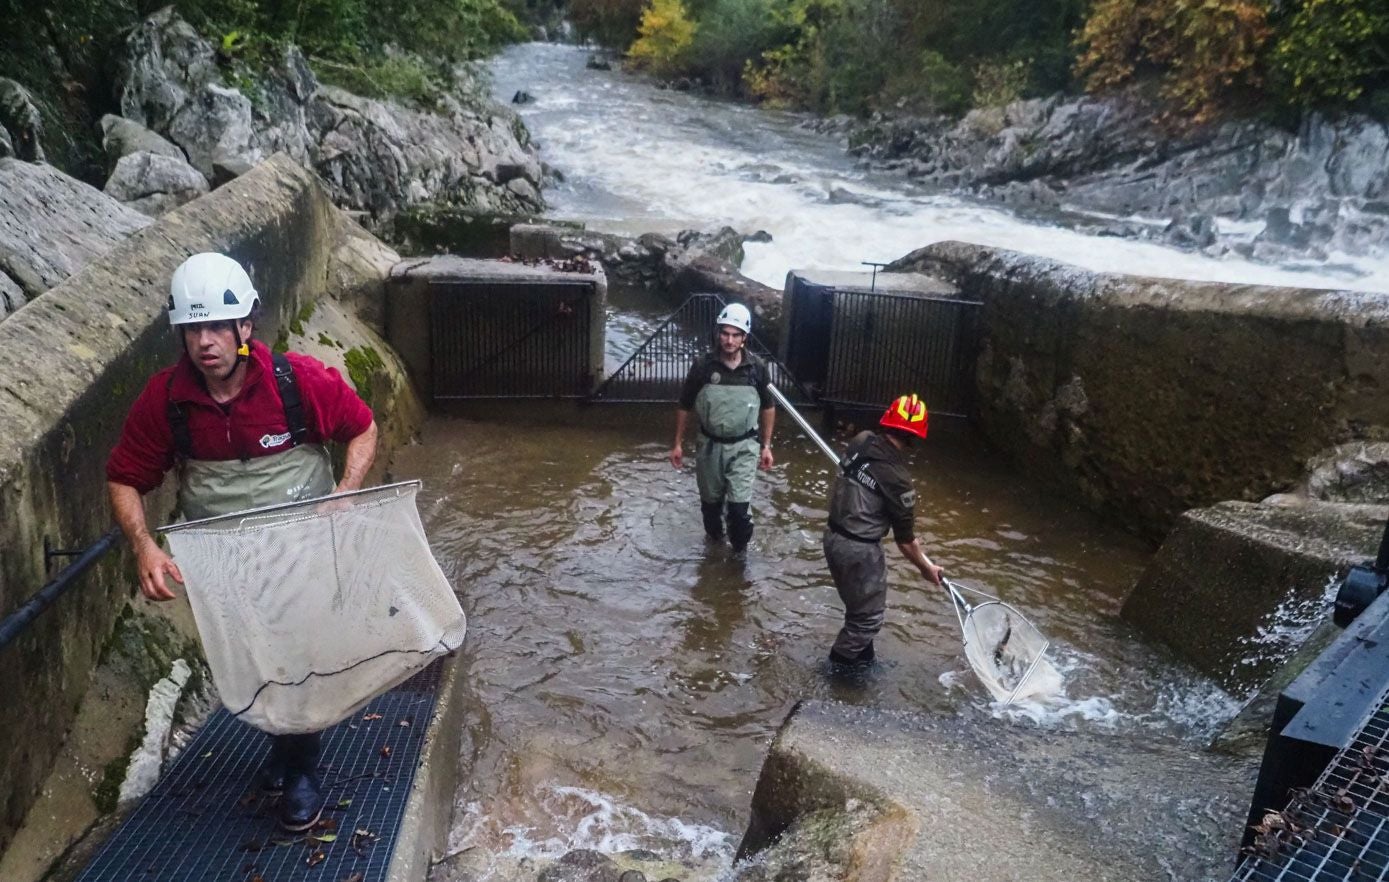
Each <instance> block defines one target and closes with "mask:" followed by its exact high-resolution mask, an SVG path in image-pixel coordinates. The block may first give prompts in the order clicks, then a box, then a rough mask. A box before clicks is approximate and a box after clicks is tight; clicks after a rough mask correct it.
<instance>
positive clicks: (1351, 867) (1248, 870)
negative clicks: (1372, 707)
mask: <svg viewBox="0 0 1389 882" xmlns="http://www.w3.org/2000/svg"><path fill="white" fill-rule="evenodd" d="M1386 700H1389V693H1386V695H1383V696H1381V697H1380V700H1379V702H1377V704H1376V707H1377V708H1378V709H1377V710H1376V711H1375V712H1374V713H1373V714H1371V716H1370V718H1369V720H1367V721H1366V722H1365V724H1364V726H1363V727H1362V728H1361V729H1360V731H1359V732H1358V733H1357V734H1356V736H1355V739H1354V740H1353V741H1352V742H1351V744H1350V746H1349V747H1347V748H1345V749H1344V750H1342V751H1340V752H1339V753H1337V754H1336V756H1335V758H1334V759H1333V760H1332V761H1331V763H1330V764H1329V765H1327V767H1326V770H1325V771H1323V772H1322V774H1321V777H1319V778H1318V779H1317V781H1316V783H1315V784H1314V785H1312V787H1310V788H1309V789H1307V790H1306V791H1303V792H1297V793H1295V795H1294V797H1293V799H1292V800H1291V801H1290V802H1289V804H1288V807H1287V808H1286V809H1284V810H1283V811H1282V812H1281V813H1279V812H1270V813H1268V814H1266V815H1265V816H1264V819H1263V821H1262V822H1261V823H1260V824H1259V825H1258V826H1257V827H1255V828H1254V829H1255V832H1256V836H1255V839H1254V844H1253V845H1252V846H1251V847H1250V848H1249V850H1248V852H1249V854H1250V855H1251V857H1250V858H1249V859H1247V860H1245V862H1244V863H1243V864H1242V865H1241V866H1240V868H1239V869H1238V870H1237V871H1236V872H1235V875H1234V876H1233V877H1232V882H1311V880H1317V882H1330V880H1333V879H1335V880H1354V882H1359V880H1364V882H1371V880H1384V879H1389V704H1386V703H1385V702H1386Z"/></svg>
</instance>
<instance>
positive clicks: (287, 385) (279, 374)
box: [270, 352, 309, 447]
mask: <svg viewBox="0 0 1389 882" xmlns="http://www.w3.org/2000/svg"><path fill="white" fill-rule="evenodd" d="M270 360H271V361H272V362H273V363H274V365H275V386H276V387H277V388H278V389H279V390H280V403H281V404H282V405H284V408H285V424H286V425H288V426H289V443H290V445H291V446H293V447H298V446H299V445H300V444H302V443H303V441H304V436H305V435H307V434H308V432H309V425H308V423H307V422H305V420H304V400H303V399H302V398H301V397H300V396H299V381H298V380H297V379H295V376H294V366H293V365H291V364H290V363H289V359H288V358H286V357H285V354H284V353H283V352H275V353H272V354H271V356H270Z"/></svg>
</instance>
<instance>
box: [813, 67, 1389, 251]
mask: <svg viewBox="0 0 1389 882" xmlns="http://www.w3.org/2000/svg"><path fill="white" fill-rule="evenodd" d="M1157 117H1158V114H1157V112H1156V109H1155V108H1154V106H1152V105H1151V104H1150V103H1149V102H1148V101H1146V100H1145V99H1144V98H1143V97H1141V96H1140V95H1138V94H1136V93H1129V94H1123V95H1114V96H1105V97H1091V96H1082V97H1072V96H1062V95H1055V96H1052V97H1050V98H1044V99H1032V100H1027V101H1018V102H1015V103H1013V104H1009V105H1007V106H1006V107H995V108H987V109H982V110H975V111H973V112H971V113H969V114H968V115H967V116H965V117H964V118H963V119H961V120H959V121H952V120H949V119H946V118H944V117H937V118H920V117H899V118H892V117H887V116H882V115H879V116H876V117H874V118H872V119H870V120H868V121H866V122H864V121H859V120H853V119H850V118H847V117H833V118H829V119H824V120H816V121H814V122H811V123H808V124H807V125H808V126H809V127H811V128H814V129H816V130H819V131H822V132H828V133H834V134H838V135H841V136H843V137H844V138H845V139H846V145H847V147H848V149H849V150H850V151H851V152H852V153H854V154H855V155H857V156H859V157H860V158H861V159H862V161H863V162H864V163H865V164H867V165H869V166H872V167H875V168H880V169H887V170H893V171H897V172H900V173H902V174H905V175H907V176H909V177H911V178H913V179H915V180H919V181H921V182H923V183H926V184H930V185H934V186H938V187H941V188H944V189H948V190H952V191H957V192H961V193H967V194H970V195H973V196H977V197H979V198H983V199H988V200H992V201H998V202H1002V203H1005V204H1007V205H1010V206H1012V207H1014V208H1015V209H1017V210H1019V211H1020V212H1022V213H1038V214H1041V215H1044V216H1045V217H1047V218H1049V219H1055V218H1056V217H1057V216H1058V215H1060V216H1062V217H1064V219H1065V220H1066V221H1067V222H1068V223H1069V224H1071V225H1073V226H1075V227H1077V228H1079V229H1081V230H1083V231H1086V232H1091V233H1096V234H1099V235H1112V236H1123V237H1137V238H1148V239H1154V240H1158V241H1162V242H1166V243H1170V244H1174V245H1177V246H1180V247H1183V248H1188V249H1194V250H1200V251H1203V252H1205V253H1207V254H1210V255H1212V256H1216V257H1219V256H1224V255H1226V254H1230V253H1233V254H1237V255H1240V256H1243V257H1249V258H1253V259H1255V260H1260V261H1270V262H1281V261H1289V260H1309V259H1310V260H1318V261H1323V260H1328V259H1334V257H1335V255H1336V254H1337V253H1345V254H1355V255H1366V254H1368V255H1378V254H1383V253H1385V251H1386V250H1389V128H1386V126H1385V125H1384V124H1383V123H1381V122H1377V121H1375V120H1372V119H1369V118H1367V117H1363V116H1351V115H1347V116H1344V117H1340V118H1334V119H1333V118H1329V117H1325V116H1321V115H1318V114H1310V115H1308V116H1307V117H1306V118H1305V119H1304V120H1303V121H1302V124H1301V125H1300V126H1299V127H1298V128H1297V129H1296V130H1288V129H1283V128H1279V127H1277V126H1274V125H1272V124H1270V123H1267V122H1262V121H1258V120H1227V121H1224V122H1220V123H1216V124H1212V125H1209V126H1206V127H1203V128H1198V129H1195V130H1191V131H1186V132H1173V131H1170V130H1164V129H1162V128H1160V127H1159V126H1158V125H1157V124H1155V123H1154V120H1155V119H1157Z"/></svg>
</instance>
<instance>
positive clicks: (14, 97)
mask: <svg viewBox="0 0 1389 882" xmlns="http://www.w3.org/2000/svg"><path fill="white" fill-rule="evenodd" d="M0 130H2V131H4V132H5V133H6V137H5V140H4V143H3V144H0V156H15V157H18V158H19V159H24V160H28V161H30V162H41V161H42V160H43V158H44V154H43V116H42V115H41V114H40V113H39V109H38V107H37V106H35V104H34V96H33V95H31V94H29V90H28V89H26V88H24V87H23V86H21V85H20V84H19V83H17V82H15V81H14V80H11V79H6V78H4V77H0Z"/></svg>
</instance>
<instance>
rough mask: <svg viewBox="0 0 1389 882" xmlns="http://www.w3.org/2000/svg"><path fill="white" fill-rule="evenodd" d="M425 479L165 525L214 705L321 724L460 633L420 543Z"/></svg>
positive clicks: (279, 728)
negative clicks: (419, 496) (419, 494)
mask: <svg viewBox="0 0 1389 882" xmlns="http://www.w3.org/2000/svg"><path fill="white" fill-rule="evenodd" d="M419 486H420V485H419V482H410V483H406V484H396V485H390V486H387V487H380V488H376V489H374V490H368V491H362V492H358V493H351V494H344V495H340V496H331V497H325V498H324V499H320V500H314V501H310V502H303V503H294V504H291V505H283V506H273V507H270V508H265V509H256V510H253V511H248V512H238V513H236V514H231V515H225V516H221V517H218V518H211V519H208V520H205V521H197V522H191V523H189V524H187V525H177V526H175V527H173V528H170V529H169V531H168V537H169V544H170V545H171V546H172V549H173V554H174V559H175V561H176V562H177V563H178V566H179V568H180V569H181V570H182V572H183V577H184V580H185V585H186V586H187V589H188V598H189V601H190V602H191V603H192V606H193V615H194V617H195V618H196V619H197V622H198V631H199V633H200V634H201V636H202V642H203V649H204V651H205V652H206V653H207V660H208V664H209V665H210V667H211V668H212V678H213V681H214V682H215V683H216V685H217V691H218V692H219V693H220V694H221V697H222V703H223V704H225V705H226V706H227V708H228V710H230V711H231V712H232V713H234V714H236V715H237V716H239V717H240V718H241V719H243V720H245V721H246V722H248V723H250V724H251V725H253V726H255V727H256V728H258V729H262V730H264V731H266V732H271V733H274V734H291V733H302V732H316V731H319V730H320V729H325V728H327V727H328V726H331V725H332V724H334V723H336V722H338V721H339V720H342V719H345V718H346V717H348V716H350V715H351V714H352V713H353V712H355V711H356V710H358V709H359V708H360V707H361V706H362V705H364V704H366V703H367V702H368V701H370V700H371V699H373V698H375V697H376V696H377V695H380V694H381V693H383V692H385V691H386V690H388V689H390V688H391V687H393V686H395V685H396V684H398V683H400V682H402V681H404V680H405V679H407V678H409V677H410V676H411V675H412V674H414V673H416V672H417V671H420V670H422V669H423V668H424V667H425V666H426V665H428V664H429V663H430V662H431V661H433V660H434V659H435V658H437V657H438V656H440V655H442V654H444V653H447V652H451V651H452V650H454V649H457V648H458V647H459V646H461V645H462V643H463V635H464V633H465V631H466V630H467V623H466V620H465V619H464V616H463V610H462V608H461V607H459V605H458V599H457V598H456V597H455V596H454V593H453V588H452V586H451V585H450V584H449V582H448V579H447V578H446V577H445V576H444V573H443V571H442V570H440V569H439V565H438V564H437V563H436V562H435V560H434V557H433V555H432V554H430V551H429V545H428V542H427V541H426V539H425V535H424V527H423V525H422V524H421V523H420V517H419V512H418V511H417V510H416V509H415V493H416V491H417V490H418V489H419Z"/></svg>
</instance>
